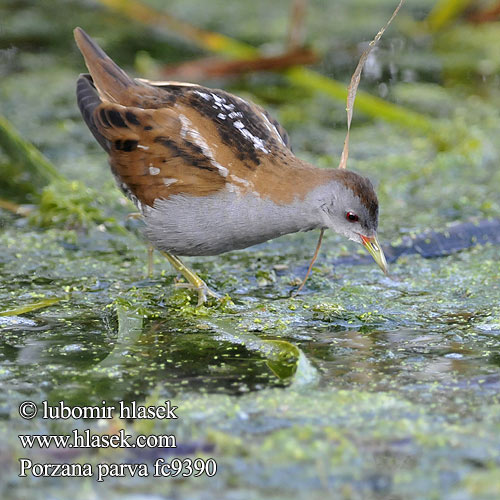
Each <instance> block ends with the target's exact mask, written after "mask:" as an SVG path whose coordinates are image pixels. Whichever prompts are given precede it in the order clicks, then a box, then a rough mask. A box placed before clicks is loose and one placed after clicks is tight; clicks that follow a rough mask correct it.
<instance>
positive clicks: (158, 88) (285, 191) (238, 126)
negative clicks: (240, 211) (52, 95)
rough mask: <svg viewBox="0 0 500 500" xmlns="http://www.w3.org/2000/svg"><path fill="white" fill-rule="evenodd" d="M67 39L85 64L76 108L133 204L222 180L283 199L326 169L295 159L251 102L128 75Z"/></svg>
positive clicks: (81, 42)
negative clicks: (107, 155)
mask: <svg viewBox="0 0 500 500" xmlns="http://www.w3.org/2000/svg"><path fill="white" fill-rule="evenodd" d="M75 39H76V41H77V44H78V47H79V48H80V50H81V52H82V54H83V56H84V58H85V62H86V64H87V67H88V69H89V71H90V75H81V76H80V78H79V80H78V84H77V99H78V105H79V107H80V110H81V113H82V115H83V118H84V120H85V122H86V124H87V126H88V127H89V129H90V130H91V132H92V134H93V135H94V136H95V138H96V139H97V141H98V142H99V144H100V145H101V146H102V147H103V148H104V149H105V151H106V152H107V153H108V154H109V157H110V164H111V169H112V171H113V173H114V175H115V177H116V178H117V181H118V184H119V186H120V187H121V188H122V189H123V191H124V192H125V193H126V194H127V195H128V196H129V197H130V198H131V199H132V200H133V201H135V202H136V203H137V201H138V202H139V203H137V204H138V206H139V207H140V206H141V205H143V204H146V205H150V206H153V204H154V201H155V200H156V199H158V198H163V199H166V198H168V197H169V196H171V195H174V194H184V195H191V196H206V195H208V194H211V193H214V192H217V191H219V190H221V189H222V188H223V187H224V186H225V185H227V184H230V185H231V189H232V190H233V191H234V190H236V191H240V192H242V193H243V192H253V193H258V195H259V196H263V197H269V198H271V199H273V200H274V201H275V202H276V203H287V202H290V201H292V200H293V199H294V198H295V197H296V196H299V197H301V196H305V195H306V194H307V192H309V190H310V189H311V187H314V186H315V185H318V184H319V183H322V182H324V181H325V178H326V177H328V176H330V175H331V174H330V173H328V172H327V171H326V170H322V169H316V168H314V167H312V166H310V165H307V164H305V163H304V162H302V161H301V160H299V159H298V158H296V157H295V156H294V155H293V154H292V153H291V151H290V149H289V139H288V135H287V134H286V132H285V131H284V129H283V128H282V127H281V126H280V125H279V123H278V122H276V121H275V120H273V119H272V118H271V117H270V116H269V115H268V114H267V112H266V111H264V110H263V109H261V108H259V107H258V106H255V105H254V104H252V103H249V102H247V101H244V100H243V99H240V98H237V97H235V96H232V95H231V94H228V93H226V92H224V91H219V90H212V89H207V88H204V87H200V86H198V85H193V84H183V83H175V82H166V83H165V82H164V83H162V82H148V81H147V80H133V79H131V78H130V77H129V76H128V75H127V74H126V73H125V72H124V71H123V70H122V69H120V68H119V67H118V66H117V65H116V64H115V63H114V62H113V61H112V60H111V59H110V58H109V57H108V56H107V55H106V54H105V53H104V52H103V50H102V49H101V48H100V47H99V46H97V44H96V43H95V42H94V41H93V40H92V39H91V38H90V37H89V36H88V35H87V34H86V33H85V32H84V31H83V30H81V29H80V28H76V29H75Z"/></svg>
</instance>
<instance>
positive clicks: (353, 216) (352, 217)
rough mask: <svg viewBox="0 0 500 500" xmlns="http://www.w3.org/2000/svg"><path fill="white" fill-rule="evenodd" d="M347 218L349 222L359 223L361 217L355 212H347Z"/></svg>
mask: <svg viewBox="0 0 500 500" xmlns="http://www.w3.org/2000/svg"><path fill="white" fill-rule="evenodd" d="M345 218H346V219H347V220H348V221H349V222H358V219H359V217H358V216H357V215H356V214H355V213H354V212H347V213H346V214H345Z"/></svg>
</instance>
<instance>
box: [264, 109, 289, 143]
mask: <svg viewBox="0 0 500 500" xmlns="http://www.w3.org/2000/svg"><path fill="white" fill-rule="evenodd" d="M260 116H261V117H262V121H263V122H264V125H265V126H266V127H267V129H268V130H269V132H271V133H272V134H274V135H275V136H276V139H278V141H280V142H281V144H283V146H286V144H285V141H284V140H283V137H281V134H280V133H279V132H278V129H277V128H276V126H275V125H274V123H271V122H270V121H269V119H268V118H267V116H266V114H265V113H261V114H260Z"/></svg>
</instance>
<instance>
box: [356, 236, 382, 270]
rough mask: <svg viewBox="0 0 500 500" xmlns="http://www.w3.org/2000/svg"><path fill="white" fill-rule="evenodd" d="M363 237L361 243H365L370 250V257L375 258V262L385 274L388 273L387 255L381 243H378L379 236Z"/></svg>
mask: <svg viewBox="0 0 500 500" xmlns="http://www.w3.org/2000/svg"><path fill="white" fill-rule="evenodd" d="M360 236H361V241H362V242H363V246H364V247H365V248H366V249H367V250H368V252H369V253H370V255H371V256H372V257H373V260H375V262H376V263H377V264H378V266H379V267H380V269H382V271H384V273H385V274H388V273H387V261H386V260H385V255H384V251H383V250H382V247H381V246H380V243H379V242H378V239H377V235H375V236H371V237H368V236H363V235H362V234H360Z"/></svg>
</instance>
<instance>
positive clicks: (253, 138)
mask: <svg viewBox="0 0 500 500" xmlns="http://www.w3.org/2000/svg"><path fill="white" fill-rule="evenodd" d="M233 125H234V126H235V127H236V128H237V129H238V130H239V131H240V132H241V135H242V136H243V137H245V138H246V139H249V140H250V141H252V142H253V145H254V147H255V149H260V150H261V151H262V152H263V153H266V154H267V153H269V150H268V149H266V148H265V144H264V141H263V140H262V139H261V138H260V137H257V136H256V135H253V134H252V133H251V132H250V131H248V130H247V129H246V128H245V125H243V123H241V122H240V121H239V120H237V121H235V122H234V123H233Z"/></svg>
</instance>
